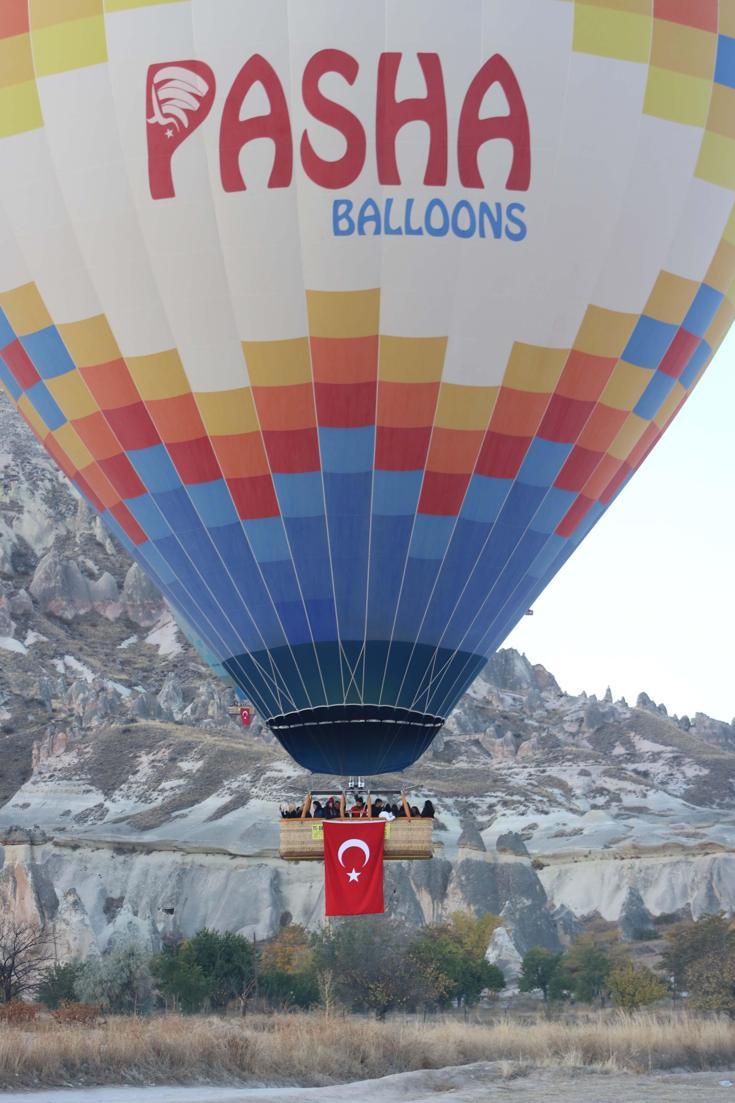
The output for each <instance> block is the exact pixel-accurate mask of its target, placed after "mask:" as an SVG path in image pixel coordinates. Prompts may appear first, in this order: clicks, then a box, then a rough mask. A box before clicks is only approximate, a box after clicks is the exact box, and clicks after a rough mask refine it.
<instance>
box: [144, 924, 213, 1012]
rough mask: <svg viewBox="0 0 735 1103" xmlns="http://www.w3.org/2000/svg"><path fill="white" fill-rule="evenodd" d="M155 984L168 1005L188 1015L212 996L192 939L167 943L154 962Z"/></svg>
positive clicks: (152, 968) (197, 1009)
mask: <svg viewBox="0 0 735 1103" xmlns="http://www.w3.org/2000/svg"><path fill="white" fill-rule="evenodd" d="M151 971H152V973H153V976H154V979H155V981H156V986H157V988H158V991H159V992H160V994H161V996H163V999H164V1000H165V1001H166V1004H169V1003H170V1004H172V1005H173V1007H174V1008H176V1009H177V1010H180V1011H183V1012H184V1013H185V1014H187V1015H189V1014H192V1013H193V1012H195V1011H199V1010H200V1009H201V1007H202V1005H203V1004H204V1001H205V1000H206V999H207V998H208V996H209V984H208V982H207V979H206V978H205V976H204V973H203V972H202V970H201V967H200V966H199V965H198V964H197V962H196V959H195V956H194V951H193V949H192V947H191V944H190V943H189V942H180V943H179V944H178V945H168V946H165V947H164V949H163V951H162V953H160V954H157V955H156V957H154V958H153V959H152V961H151Z"/></svg>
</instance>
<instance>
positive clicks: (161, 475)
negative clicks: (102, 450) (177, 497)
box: [127, 444, 182, 494]
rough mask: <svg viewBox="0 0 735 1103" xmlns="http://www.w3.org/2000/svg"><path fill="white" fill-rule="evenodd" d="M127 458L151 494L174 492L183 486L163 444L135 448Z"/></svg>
mask: <svg viewBox="0 0 735 1103" xmlns="http://www.w3.org/2000/svg"><path fill="white" fill-rule="evenodd" d="M127 457H128V459H129V460H130V462H131V463H132V465H133V467H134V468H135V470H136V471H137V472H138V474H139V475H140V478H141V482H142V483H143V484H144V486H145V487H146V488H147V489H148V490H149V491H150V493H151V494H156V493H160V492H162V491H165V490H174V489H176V488H177V487H180V486H181V485H182V484H181V479H180V478H179V473H178V471H177V470H176V468H175V467H174V465H173V464H172V463H171V460H170V458H169V454H168V452H167V451H166V449H165V448H164V446H163V445H162V444H154V445H152V446H151V447H150V448H133V449H132V450H131V451H130V452H128V453H127Z"/></svg>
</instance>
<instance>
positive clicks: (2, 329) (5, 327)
mask: <svg viewBox="0 0 735 1103" xmlns="http://www.w3.org/2000/svg"><path fill="white" fill-rule="evenodd" d="M14 340H15V330H14V329H13V327H12V326H11V324H10V322H9V321H8V316H7V314H6V313H5V311H4V310H3V309H2V307H0V349H4V348H5V346H6V345H9V344H11V342H13V341H14Z"/></svg>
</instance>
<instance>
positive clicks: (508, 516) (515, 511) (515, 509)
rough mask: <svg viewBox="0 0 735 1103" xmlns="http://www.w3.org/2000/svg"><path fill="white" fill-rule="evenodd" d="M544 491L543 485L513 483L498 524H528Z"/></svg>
mask: <svg viewBox="0 0 735 1103" xmlns="http://www.w3.org/2000/svg"><path fill="white" fill-rule="evenodd" d="M546 493H547V491H546V488H545V487H543V486H524V484H523V483H520V482H518V483H514V484H513V486H512V487H511V489H510V492H509V494H508V497H507V499H506V502H505V505H504V506H503V508H502V510H501V512H500V516H499V517H498V524H506V525H514V526H516V527H517V528H525V527H526V526H527V525H530V523H531V518H532V517H533V516H534V514H535V513H536V511H537V510H538V508H539V507H540V505H541V503H542V502H543V500H544V498H545V497H546Z"/></svg>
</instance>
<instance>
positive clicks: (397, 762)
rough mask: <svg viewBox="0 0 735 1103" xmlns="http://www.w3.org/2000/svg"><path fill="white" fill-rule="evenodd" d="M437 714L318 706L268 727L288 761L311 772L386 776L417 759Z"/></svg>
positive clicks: (382, 707)
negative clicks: (294, 762) (288, 757)
mask: <svg viewBox="0 0 735 1103" xmlns="http://www.w3.org/2000/svg"><path fill="white" fill-rule="evenodd" d="M443 723H444V720H443V718H442V717H441V716H429V715H427V714H426V713H422V712H415V711H412V710H410V709H398V708H392V707H391V706H390V705H322V706H321V707H319V708H314V709H303V710H302V711H300V712H292V713H288V714H287V715H285V716H274V717H272V718H271V719H270V720H269V721H268V726H269V728H270V729H271V731H272V732H273V734H274V735H275V737H276V739H278V741H279V743H280V744H281V746H282V747H283V748H284V750H285V751H286V752H287V753H288V754H290V755H291V758H293V759H295V760H296V762H298V763H299V765H301V766H305V767H306V769H307V770H312V771H313V772H314V773H317V774H345V775H347V774H370V775H373V774H388V773H391V774H392V773H395V772H396V771H397V770H405V769H406V768H407V767H408V766H411V765H412V763H414V762H415V761H416V759H417V758H419V757H420V756H421V755H422V754H423V753H424V751H425V750H426V748H427V747H428V746H429V744H430V743H431V741H432V739H433V738H434V736H435V735H436V734H437V732H438V731H439V729H440V728H441V726H442V724H443Z"/></svg>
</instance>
